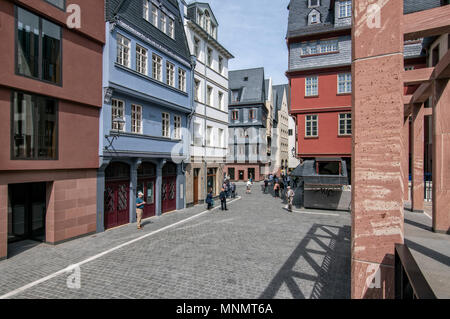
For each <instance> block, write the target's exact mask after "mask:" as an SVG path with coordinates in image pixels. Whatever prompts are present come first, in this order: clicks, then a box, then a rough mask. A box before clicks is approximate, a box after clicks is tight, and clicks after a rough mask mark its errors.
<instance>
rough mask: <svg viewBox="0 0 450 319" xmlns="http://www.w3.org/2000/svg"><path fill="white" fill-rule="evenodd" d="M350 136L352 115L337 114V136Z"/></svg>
mask: <svg viewBox="0 0 450 319" xmlns="http://www.w3.org/2000/svg"><path fill="white" fill-rule="evenodd" d="M351 134H352V113H342V114H339V135H351Z"/></svg>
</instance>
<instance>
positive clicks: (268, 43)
mask: <svg viewBox="0 0 450 319" xmlns="http://www.w3.org/2000/svg"><path fill="white" fill-rule="evenodd" d="M191 2H193V1H189V3H191ZM201 2H208V3H209V5H210V6H211V9H212V11H213V13H214V16H215V17H216V19H217V20H218V22H219V34H218V37H219V38H218V40H219V42H220V43H221V44H222V45H223V46H224V47H225V48H227V50H228V51H230V52H231V53H232V54H233V55H234V56H235V58H234V59H232V60H231V61H230V63H229V68H230V70H238V69H247V68H256V67H264V71H265V76H266V78H269V77H272V80H273V83H274V84H285V83H288V80H287V78H286V76H285V75H284V73H285V72H286V70H287V67H288V50H287V46H286V40H285V37H286V30H287V23H288V13H289V11H288V10H287V6H288V4H289V0H205V1H201Z"/></svg>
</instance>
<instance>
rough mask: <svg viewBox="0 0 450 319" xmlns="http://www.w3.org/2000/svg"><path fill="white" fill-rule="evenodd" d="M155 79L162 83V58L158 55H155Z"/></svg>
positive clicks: (153, 58)
mask: <svg viewBox="0 0 450 319" xmlns="http://www.w3.org/2000/svg"><path fill="white" fill-rule="evenodd" d="M152 60H153V75H152V76H153V78H154V79H155V80H158V81H162V58H161V57H160V56H158V55H156V54H153V57H152Z"/></svg>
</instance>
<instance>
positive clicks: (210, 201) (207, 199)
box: [205, 189, 214, 210]
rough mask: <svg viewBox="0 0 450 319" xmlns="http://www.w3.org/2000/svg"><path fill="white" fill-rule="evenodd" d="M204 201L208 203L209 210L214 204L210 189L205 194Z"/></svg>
mask: <svg viewBox="0 0 450 319" xmlns="http://www.w3.org/2000/svg"><path fill="white" fill-rule="evenodd" d="M205 201H206V204H208V210H210V209H211V208H212V207H213V205H214V200H213V193H212V189H210V190H209V193H208V195H206V200H205Z"/></svg>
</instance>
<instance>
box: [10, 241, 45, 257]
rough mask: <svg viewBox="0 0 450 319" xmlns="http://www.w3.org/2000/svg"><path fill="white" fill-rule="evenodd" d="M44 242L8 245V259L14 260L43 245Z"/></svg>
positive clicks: (24, 242) (21, 242) (20, 242)
mask: <svg viewBox="0 0 450 319" xmlns="http://www.w3.org/2000/svg"><path fill="white" fill-rule="evenodd" d="M41 244H42V242H39V241H34V240H23V241H19V242H15V243H11V244H9V245H8V258H12V257H14V256H17V255H19V254H21V253H23V252H25V251H27V250H29V249H32V248H34V247H36V246H39V245H41Z"/></svg>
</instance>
